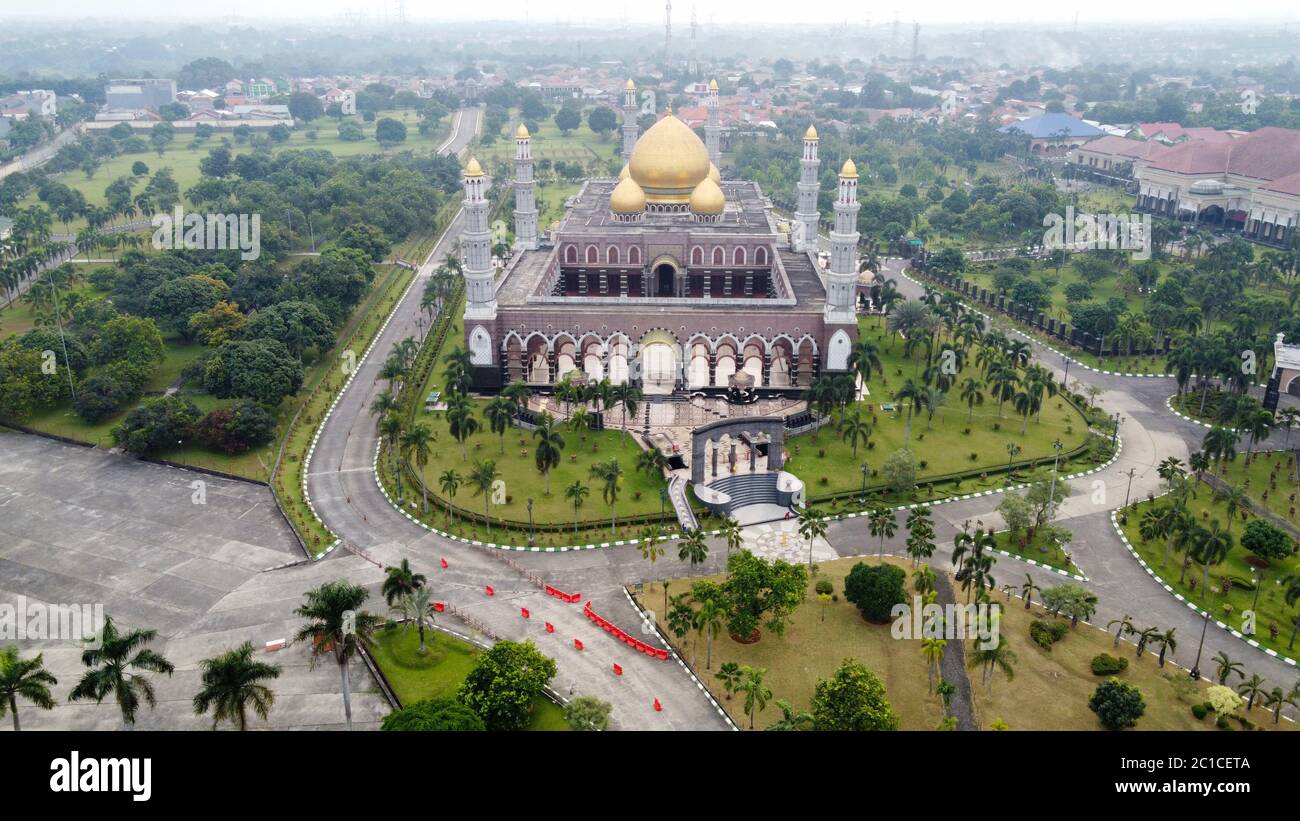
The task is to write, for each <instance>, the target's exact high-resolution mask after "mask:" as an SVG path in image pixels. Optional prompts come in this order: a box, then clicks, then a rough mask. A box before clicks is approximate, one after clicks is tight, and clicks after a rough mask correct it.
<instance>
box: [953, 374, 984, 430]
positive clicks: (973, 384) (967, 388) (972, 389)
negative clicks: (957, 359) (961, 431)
mask: <svg viewBox="0 0 1300 821" xmlns="http://www.w3.org/2000/svg"><path fill="white" fill-rule="evenodd" d="M958 391H959V393H958V395H959V396H960V397H961V401H963V402H965V403H966V408H967V414H966V424H967V425H970V424H973V423H974V421H975V406H976V405H983V404H984V386H983V385H982V384H980V381H979V380H978V379H976V378H975V377H973V376H968V377H966V378H965V379H964V380H962V383H961V387H960V388H959V389H958Z"/></svg>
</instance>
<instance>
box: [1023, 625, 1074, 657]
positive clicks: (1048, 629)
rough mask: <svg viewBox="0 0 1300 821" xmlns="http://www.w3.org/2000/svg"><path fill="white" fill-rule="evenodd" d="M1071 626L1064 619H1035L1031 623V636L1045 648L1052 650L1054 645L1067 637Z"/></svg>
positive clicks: (1035, 642)
mask: <svg viewBox="0 0 1300 821" xmlns="http://www.w3.org/2000/svg"><path fill="white" fill-rule="evenodd" d="M1068 632H1070V626H1069V624H1068V623H1066V622H1063V621H1043V620H1042V619H1034V620H1033V622H1032V623H1030V625H1029V638H1031V639H1033V641H1034V644H1037V645H1038V646H1039V647H1041V648H1043V649H1044V650H1051V649H1052V645H1053V644H1056V643H1057V642H1058V641H1060V640H1061V639H1063V638H1065V634H1066V633H1068Z"/></svg>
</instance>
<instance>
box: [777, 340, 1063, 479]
mask: <svg viewBox="0 0 1300 821" xmlns="http://www.w3.org/2000/svg"><path fill="white" fill-rule="evenodd" d="M858 333H859V338H872V339H875V340H876V341H877V342H878V343H879V345H880V348H881V357H880V359H881V365H882V367H883V372H877V373H874V374H873V375H872V377H871V379H870V381H869V382H868V383H867V389H868V391H869V392H870V395H869V396H868V397H866V399H865V402H866V403H867V404H869V405H870V406H871V408H870V410H869V411H868V410H864V412H863V418H864V419H866V420H867V421H869V422H871V424H872V425H873V426H874V430H873V433H872V436H871V444H870V445H869V446H868V447H866V448H863V447H859V448H858V453H857V455H856V456H854V454H853V449H852V448H851V447H850V446H849V445H848V443H846V442H844V441H842V440H841V439H840V437H839V434H838V432H837V430H836V428H835V426H834V424H833V423H832V424H829V425H827V426H826V427H824V428H822V429H821V430H820V431H817V432H815V433H807V434H801V435H799V436H795V437H793V438H791V439H790V440H789V442H787V448H788V449H789V451H790V457H791V458H790V460H789V462H787V465H786V468H787V469H788V470H789V471H791V472H792V473H794V474H795V475H797V476H799V477H800V478H802V479H803V480H804V482H805V483H807V486H808V492H809V495H810V496H811V497H813V498H814V499H816V498H817V497H819V496H820V497H825V496H827V495H829V494H832V493H840V492H845V491H852V490H858V489H860V488H861V486H862V464H863V463H864V462H865V463H866V464H867V466H868V468H869V469H870V470H871V471H872V474H871V478H870V479H869V480H868V483H867V488H868V491H872V490H880V489H882V488H884V486H885V479H884V476H883V475H882V474H879V470H880V468H881V466H882V465H883V464H884V462H885V460H886V459H887V458H888V457H889V455H890V454H892V453H893V452H894V451H895V450H898V449H900V448H902V447H903V441H904V435H905V431H906V425H907V411H906V409H904V408H901V407H900V406H899V405H898V403H895V402H894V400H893V395H894V393H895V392H897V391H898V390H899V389H900V388H901V387H902V386H903V384H904V382H906V380H907V379H916V380H917V381H918V383H919V381H920V371H921V370H922V369H923V368H924V362H923V359H924V352H923V351H922V350H917V351H916V352H915V353H914V355H913V357H911V358H908V357H907V356H905V355H904V352H903V347H904V342H903V340H902V339H901V338H895V339H890V337H889V334H888V333H887V332H885V331H884V330H883V328H882V327H881V323H880V321H879V319H878V318H875V317H871V318H863V319H862V320H861V321H860V324H859V329H858ZM967 376H975V377H976V378H979V373H978V369H977V366H976V365H975V363H974V362H973V361H967V363H966V365H965V367H964V369H963V370H962V372H961V374H959V375H958V383H960V382H961V381H962V380H964V379H965V378H966V377H967ZM884 403H891V404H894V406H895V408H896V410H895V412H893V413H887V412H885V411H883V410H882V409H881V405H882V404H884ZM850 412H852V411H850ZM1022 424H1023V420H1022V418H1021V417H1020V416H1018V415H1017V414H1016V412H1015V410H1014V408H1012V407H1011V405H1010V404H1009V403H1005V404H1004V405H1003V407H1002V416H1001V417H999V416H998V406H997V402H995V401H993V400H991V399H989V398H988V397H987V396H986V398H985V401H984V404H982V405H977V406H975V408H974V410H973V413H972V412H971V410H970V409H969V408H967V407H966V405H965V404H964V403H962V402H961V400H960V399H959V398H958V395H957V391H956V389H955V388H954V389H952V390H950V392H949V396H948V398H947V400H946V401H945V402H944V404H943V405H942V406H941V407H940V408H939V410H938V411H936V413H935V415H934V419H933V420H928V419H927V418H926V414H925V413H924V412H921V413H914V414H913V417H912V436H911V450H912V453H913V456H914V458H915V459H916V462H917V468H918V470H917V475H918V483H919V484H921V485H924V484H925V483H926V478H927V477H929V476H942V475H946V474H951V473H957V472H960V471H978V472H986V471H998V470H1005V468H1006V465H1007V459H1008V451H1007V444H1008V443H1015V444H1016V445H1018V446H1019V447H1020V449H1021V450H1020V452H1019V453H1018V454H1017V456H1016V463H1017V464H1022V463H1029V462H1032V461H1035V460H1038V461H1040V462H1042V461H1044V460H1050V458H1051V456H1052V453H1053V451H1052V442H1053V441H1054V440H1055V439H1058V438H1059V439H1060V440H1061V442H1062V443H1063V444H1064V445H1065V452H1069V451H1070V450H1072V449H1074V448H1075V447H1077V446H1079V445H1081V444H1083V442H1084V441H1085V440H1086V439H1087V436H1088V431H1087V429H1088V426H1087V422H1086V420H1085V419H1084V418H1083V415H1082V414H1080V413H1079V412H1078V411H1077V410H1075V409H1074V407H1073V406H1072V405H1070V404H1069V402H1067V401H1066V400H1065V399H1063V398H1061V397H1045V398H1044V402H1043V412H1042V419H1041V421H1038V420H1035V419H1034V418H1033V417H1030V419H1029V422H1028V425H1027V426H1026V429H1025V433H1024V434H1022V433H1021V427H1022ZM968 429H969V432H967V430H968ZM972 457H974V458H972ZM1004 476H1005V474H1001V475H999V476H997V477H989V478H990V479H992V481H993V484H995V485H996V484H1000V483H1001V482H1002V481H1003V477H1004ZM973 489H975V487H974V486H973V485H971V486H969V487H968V488H967V490H966V491H965V492H969V491H970V490H973Z"/></svg>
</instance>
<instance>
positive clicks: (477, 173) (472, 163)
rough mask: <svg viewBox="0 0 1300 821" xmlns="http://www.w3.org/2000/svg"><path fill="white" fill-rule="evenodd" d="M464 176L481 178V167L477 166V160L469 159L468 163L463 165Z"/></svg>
mask: <svg viewBox="0 0 1300 821" xmlns="http://www.w3.org/2000/svg"><path fill="white" fill-rule="evenodd" d="M465 176H467V177H481V176H483V166H481V165H479V164H478V159H477V158H475V157H470V158H469V162H468V163H466V164H465Z"/></svg>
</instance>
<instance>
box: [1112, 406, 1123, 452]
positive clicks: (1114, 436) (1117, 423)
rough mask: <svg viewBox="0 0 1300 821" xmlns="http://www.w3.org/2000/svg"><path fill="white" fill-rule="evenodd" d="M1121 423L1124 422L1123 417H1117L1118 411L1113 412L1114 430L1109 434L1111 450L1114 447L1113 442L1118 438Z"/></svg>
mask: <svg viewBox="0 0 1300 821" xmlns="http://www.w3.org/2000/svg"><path fill="white" fill-rule="evenodd" d="M1123 421H1124V417H1122V416H1120V415H1119V411H1116V412H1115V430H1113V431H1111V434H1110V446H1111V447H1112V448H1114V447H1115V440H1117V439H1118V438H1119V426H1120V423H1122V422H1123Z"/></svg>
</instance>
